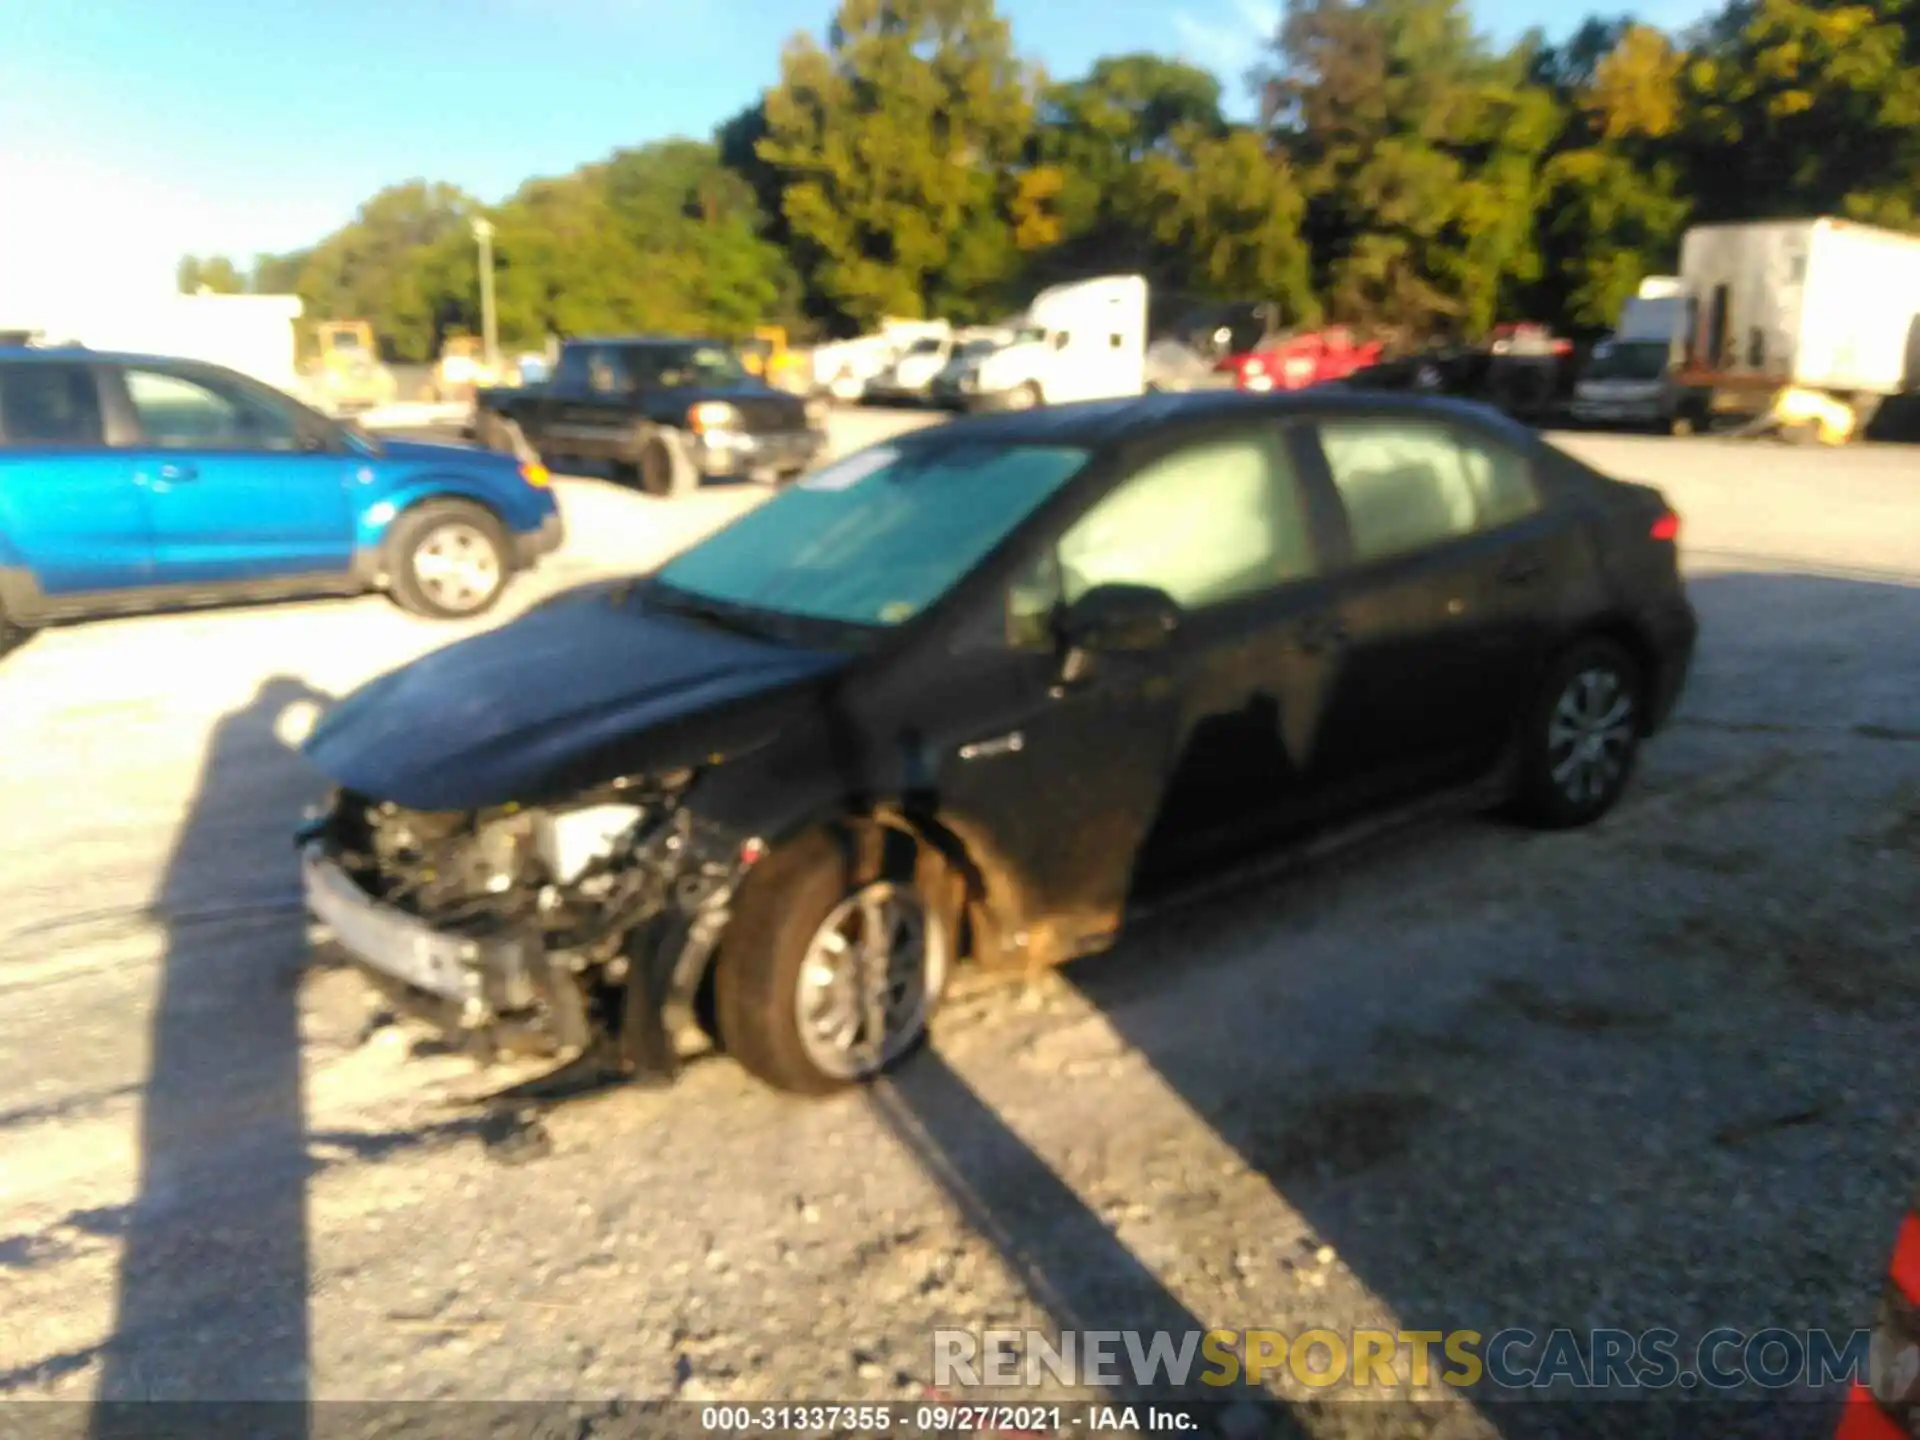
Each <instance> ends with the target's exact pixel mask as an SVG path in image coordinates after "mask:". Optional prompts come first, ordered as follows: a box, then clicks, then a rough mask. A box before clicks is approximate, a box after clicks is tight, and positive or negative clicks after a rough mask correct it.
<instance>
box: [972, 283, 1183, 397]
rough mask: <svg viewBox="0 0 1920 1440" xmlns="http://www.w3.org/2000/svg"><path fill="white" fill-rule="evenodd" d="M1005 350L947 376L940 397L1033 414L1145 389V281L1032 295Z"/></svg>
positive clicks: (1057, 289) (1066, 287) (1086, 285)
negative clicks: (1048, 407)
mask: <svg viewBox="0 0 1920 1440" xmlns="http://www.w3.org/2000/svg"><path fill="white" fill-rule="evenodd" d="M1010 328H1011V329H1012V332H1013V333H1012V335H1011V337H1010V338H1009V339H1008V341H1007V343H1006V344H1004V345H1000V346H997V347H995V348H993V349H991V350H990V351H988V352H986V353H984V354H981V355H979V356H976V357H973V358H972V359H971V360H970V361H969V362H968V363H967V364H965V365H963V366H949V367H948V369H947V370H945V371H944V372H942V374H941V376H940V381H939V385H938V387H937V391H936V393H937V395H938V397H939V398H941V399H943V400H944V401H945V402H946V403H948V404H950V405H954V406H957V407H958V408H961V409H966V410H1029V409H1032V408H1033V407H1034V406H1036V405H1059V404H1065V403H1067V402H1070V401H1074V400H1111V399H1119V398H1121V397H1123V396H1127V395H1142V394H1145V393H1146V388H1147V281H1146V277H1145V276H1141V275H1103V276H1101V277H1099V278H1098V279H1094V280H1080V281H1076V282H1074V283H1072V284H1069V285H1055V286H1052V287H1050V288H1048V289H1046V290H1042V291H1041V292H1040V293H1039V294H1038V295H1036V296H1034V297H1033V303H1032V304H1030V305H1029V306H1028V307H1027V311H1026V313H1025V314H1024V315H1022V316H1021V317H1019V319H1018V320H1016V321H1015V322H1013V324H1012V326H1011V327H1010Z"/></svg>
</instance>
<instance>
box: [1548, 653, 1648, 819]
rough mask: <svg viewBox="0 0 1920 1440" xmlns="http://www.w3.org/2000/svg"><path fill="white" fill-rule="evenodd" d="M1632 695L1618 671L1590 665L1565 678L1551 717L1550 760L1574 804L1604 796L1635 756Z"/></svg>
mask: <svg viewBox="0 0 1920 1440" xmlns="http://www.w3.org/2000/svg"><path fill="white" fill-rule="evenodd" d="M1635 724H1636V717H1635V715H1634V710H1633V695H1632V692H1631V691H1630V690H1629V688H1628V686H1627V683H1626V681H1625V680H1624V679H1623V678H1622V676H1621V675H1620V673H1619V672H1618V671H1616V670H1612V669H1608V668H1602V667H1598V666H1596V667H1592V668H1589V669H1586V670H1582V671H1580V672H1579V673H1578V674H1576V675H1575V676H1574V677H1573V678H1572V679H1571V680H1569V681H1568V682H1567V687H1566V689H1564V690H1562V691H1561V692H1560V698H1559V699H1558V700H1557V701H1556V702H1555V703H1554V707H1553V713H1552V716H1551V717H1550V718H1549V720H1548V721H1547V764H1548V767H1549V770H1550V772H1551V774H1552V776H1553V783H1554V785H1555V786H1557V787H1558V788H1559V790H1560V793H1561V794H1562V795H1564V796H1566V798H1567V799H1568V800H1571V801H1572V802H1573V803H1574V804H1576V805H1591V804H1593V803H1594V802H1596V801H1598V800H1601V799H1603V798H1605V797H1606V796H1607V795H1608V794H1609V793H1610V792H1611V791H1612V790H1614V789H1615V788H1616V787H1617V786H1618V785H1619V784H1620V782H1621V780H1622V779H1623V778H1624V777H1625V775H1626V772H1627V765H1628V764H1629V762H1630V761H1631V760H1632V758H1633V742H1634V735H1635Z"/></svg>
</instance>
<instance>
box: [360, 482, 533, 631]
mask: <svg viewBox="0 0 1920 1440" xmlns="http://www.w3.org/2000/svg"><path fill="white" fill-rule="evenodd" d="M436 547H444V548H443V549H441V550H439V552H438V553H440V554H442V555H443V556H444V557H445V558H446V560H447V562H448V563H447V565H446V566H445V568H444V569H442V570H441V572H440V573H439V574H438V575H436V573H435V569H436V567H435V566H433V565H432V564H431V563H430V557H432V556H434V555H435V554H436ZM463 559H464V560H465V561H466V563H467V566H468V567H469V568H468V570H467V573H466V575H465V576H462V575H461V574H460V561H461V560H463ZM423 562H425V563H423ZM387 568H388V574H389V575H390V576H391V577H392V579H391V582H390V583H391V585H392V591H393V598H394V600H395V602H396V603H398V604H399V606H400V608H401V609H403V610H406V611H408V612H409V613H410V614H414V615H422V616H425V617H426V618H428V619H430V620H465V619H468V618H470V617H472V616H475V615H484V614H485V613H486V612H487V611H489V610H491V609H492V608H493V607H494V606H495V605H496V604H498V603H499V600H500V597H501V595H503V594H504V593H506V588H507V581H508V579H509V578H510V577H511V575H512V573H513V570H512V554H511V552H510V550H509V549H508V545H507V534H506V530H505V529H504V528H503V527H502V526H501V524H500V522H499V521H498V520H497V519H495V518H494V516H493V514H492V512H491V511H488V510H485V509H483V508H481V507H480V506H478V505H474V504H471V503H470V502H468V501H465V500H432V501H429V502H427V503H426V504H424V505H420V506H417V507H416V508H414V509H412V510H409V511H407V512H406V514H404V515H402V516H401V517H400V518H399V519H398V520H396V521H395V522H394V526H393V531H392V534H391V535H390V536H389V537H388V540H387ZM489 577H490V578H491V583H490V584H484V585H483V584H481V582H483V581H485V580H486V579H488V578H489Z"/></svg>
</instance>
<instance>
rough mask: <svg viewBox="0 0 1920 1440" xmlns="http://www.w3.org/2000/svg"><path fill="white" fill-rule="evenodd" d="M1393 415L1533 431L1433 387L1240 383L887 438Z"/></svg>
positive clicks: (1039, 440)
mask: <svg viewBox="0 0 1920 1440" xmlns="http://www.w3.org/2000/svg"><path fill="white" fill-rule="evenodd" d="M1342 414H1349V415H1393V416H1401V417H1405V418H1408V419H1416V418H1425V419H1431V420H1454V421H1466V422H1467V423H1469V424H1472V425H1476V426H1478V427H1479V428H1480V429H1483V430H1489V429H1490V430H1494V431H1497V432H1500V433H1501V434H1503V435H1505V436H1507V437H1508V438H1509V439H1510V440H1513V441H1514V442H1515V443H1519V444H1525V443H1527V442H1528V441H1530V440H1531V439H1532V438H1533V432H1532V431H1530V430H1528V429H1527V428H1526V427H1525V426H1523V425H1520V424H1519V423H1518V422H1516V421H1514V420H1512V419H1509V418H1508V417H1507V416H1505V415H1503V414H1501V413H1500V412H1499V411H1498V410H1495V409H1493V408H1492V407H1491V406H1487V405H1481V404H1478V403H1476V402H1474V401H1471V400H1459V399H1454V398H1452V397H1448V396H1438V395H1409V394H1403V393H1400V392H1396V391H1385V390H1348V389H1335V388H1333V387H1331V386H1327V387H1319V386H1316V387H1314V388H1312V389H1310V390H1302V391H1294V392H1291V393H1282V394H1267V395H1261V394H1255V393H1252V392H1248V391H1243V390H1195V391H1187V392H1183V393H1172V392H1157V393H1153V394H1148V395H1140V396H1131V397H1128V398H1126V399H1121V400H1084V401H1079V402H1076V403H1073V404H1066V405H1047V406H1041V407H1039V408H1036V409H1033V410H1021V411H1015V412H1008V413H1003V414H991V415H979V416H973V417H970V418H967V419H963V420H955V421H952V422H950V423H948V424H945V425H932V426H928V427H926V428H924V429H920V430H913V431H909V432H907V433H906V434H904V435H900V436H897V437H895V438H894V440H893V441H892V442H890V443H896V444H905V443H909V442H911V443H915V444H920V445H929V446H940V445H960V444H977V443H986V444H1006V445H1074V446H1081V447H1084V448H1087V449H1097V448H1100V447H1103V446H1109V445H1120V444H1125V443H1126V442H1128V441H1130V440H1136V439H1139V438H1141V437H1143V436H1146V435H1149V434H1152V433H1154V432H1156V431H1159V430H1162V429H1170V428H1173V427H1176V426H1185V425H1188V424H1197V425H1203V424H1205V423H1206V422H1207V421H1209V420H1219V421H1227V420H1233V419H1236V418H1240V417H1244V416H1258V415H1270V416H1273V417H1274V418H1276V419H1284V418H1286V417H1287V416H1339V415H1342Z"/></svg>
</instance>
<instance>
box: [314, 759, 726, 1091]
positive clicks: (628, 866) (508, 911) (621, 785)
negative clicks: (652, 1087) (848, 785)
mask: <svg viewBox="0 0 1920 1440" xmlns="http://www.w3.org/2000/svg"><path fill="white" fill-rule="evenodd" d="M692 779H693V772H691V771H686V770H683V771H678V772H675V773H673V774H669V775H665V776H661V777H657V778H641V779H628V780H622V781H619V782H616V783H615V784H613V785H610V786H606V787H602V788H601V789H599V790H596V791H595V792H594V793H592V794H591V795H588V796H583V797H581V798H580V799H579V800H578V801H575V802H573V803H570V804H568V805H566V806H564V807H554V808H544V807H531V808H523V807H521V806H517V805H505V806H500V807H497V808H492V809H487V810H480V811H472V812H428V811H419V810H409V809H406V808H404V807H402V806H399V805H395V804H393V803H391V802H385V801H380V800H375V799H370V798H368V797H366V796H363V795H358V794H355V793H354V792H352V791H346V790H342V791H339V792H336V794H335V795H334V797H333V800H332V804H331V806H330V807H329V808H328V809H327V811H326V812H325V813H324V815H322V816H320V817H317V819H316V823H315V824H314V825H312V826H309V827H308V830H307V831H306V832H303V841H304V842H305V843H307V844H309V845H312V844H315V843H316V842H317V843H318V845H319V846H320V847H321V848H322V850H323V851H324V856H325V860H324V862H323V863H326V864H328V865H330V866H333V867H337V871H336V873H337V874H342V875H344V876H345V877H346V879H348V880H350V881H351V885H352V888H353V890H354V891H356V892H358V896H359V897H364V898H363V900H361V901H360V902H359V903H358V904H356V903H355V902H354V901H353V900H351V899H350V900H349V901H347V902H346V903H347V904H348V905H350V906H352V907H353V913H351V914H349V915H346V916H343V917H341V918H343V919H345V920H347V921H349V922H350V928H351V929H352V930H353V932H354V935H353V941H352V943H350V944H349V945H348V948H349V949H350V950H351V951H352V952H353V953H354V958H355V959H356V960H358V961H359V962H360V963H361V965H362V968H363V969H365V970H367V971H368V973H369V978H370V979H372V980H373V981H374V982H375V983H376V985H378V986H379V988H381V989H382V990H383V991H384V992H386V993H387V994H388V996H389V998H391V999H393V1000H395V1001H397V1002H399V1003H400V1004H401V1005H402V1006H404V1007H405V1008H408V1009H411V1010H414V1011H416V1012H419V1011H421V1010H422V1009H423V1008H425V1009H427V1010H428V1011H429V1012H431V1010H432V1009H433V1007H434V1006H436V1005H437V1006H438V1007H439V1009H440V1010H442V1011H446V1010H448V1009H449V1008H451V1009H452V1010H453V1011H454V1012H455V1013H456V1014H457V1020H456V1019H451V1018H450V1017H449V1016H447V1015H444V1014H442V1015H436V1016H432V1018H438V1019H440V1020H441V1022H442V1023H443V1025H450V1026H451V1027H452V1028H457V1029H459V1030H461V1031H463V1032H465V1036H466V1039H467V1041H468V1043H469V1045H470V1047H471V1048H474V1049H476V1050H479V1051H481V1052H483V1053H514V1054H524V1053H542V1054H555V1055H558V1056H561V1057H563V1058H571V1057H572V1056H575V1055H578V1054H579V1053H581V1052H584V1051H586V1050H587V1049H589V1048H591V1047H594V1046H595V1045H597V1044H601V1043H604V1042H612V1049H613V1050H614V1051H617V1052H619V1054H620V1056H621V1059H622V1062H623V1064H622V1068H627V1069H632V1068H662V1067H663V1066H664V1067H665V1068H671V1059H672V1057H671V1055H670V1054H663V1053H662V1051H663V1050H665V1051H670V1050H671V1045H670V1042H669V1040H668V1036H669V1035H670V1034H671V1033H672V1027H673V1026H674V1025H675V1024H680V1025H684V1024H686V1023H688V1022H689V1021H691V1020H692V1019H693V1018H694V1017H692V1015H691V1014H690V1013H686V1014H675V1015H670V1014H666V1013H664V1012H665V1011H666V1010H667V1009H668V1008H669V1006H670V1005H671V1004H672V1003H673V1002H674V1001H676V1000H677V1001H678V1002H679V1003H680V1005H681V1006H683V1007H684V1006H690V1004H691V994H690V993H688V992H690V990H691V984H692V982H693V981H695V980H697V977H698V975H699V972H700V970H701V968H702V967H703V966H704V963H705V959H706V957H707V955H708V954H709V953H710V952H711V949H712V946H713V944H714V943H715V942H716V941H717V940H718V936H719V931H720V929H721V928H722V926H723V925H724V923H725V919H726V905H727V902H728V900H729V899H730V898H731V895H732V892H733V889H734V887H735V885H736V884H737V883H738V879H739V876H740V874H741V873H742V872H743V871H744V869H745V868H746V867H747V866H748V865H750V864H751V863H752V862H753V860H754V859H756V858H758V853H759V852H758V848H757V842H748V843H747V844H746V845H742V844H741V843H739V842H738V841H731V842H729V841H726V840H723V839H722V838H721V837H718V836H715V835H713V834H711V833H707V832H704V831H703V829H702V827H701V826H700V824H699V822H697V821H696V820H695V819H694V818H693V816H692V815H691V814H690V813H689V812H688V811H687V810H686V809H684V808H683V807H682V806H681V805H680V804H679V799H680V796H681V795H682V793H683V792H684V791H685V790H686V788H687V786H688V785H689V784H690V783H691V781H692ZM362 909H364V912H365V913H364V914H363V913H360V912H361V910H362ZM399 917H405V918H404V919H401V918H399ZM335 928H336V929H340V928H341V927H340V926H339V925H336V927H335ZM427 930H430V931H431V932H432V933H431V934H430V935H427V934H425V931H427ZM343 938H344V937H343ZM409 944H410V945H411V949H412V950H413V951H414V952H416V953H417V952H419V951H421V950H423V949H427V948H431V949H432V950H434V951H435V952H436V954H435V955H434V956H433V957H432V959H431V962H430V964H427V965H425V966H424V967H423V965H422V963H421V962H419V961H416V960H411V959H409V957H408V956H407V955H406V953H405V952H406V951H407V949H408V947H409ZM442 951H444V952H446V953H445V954H442V953H438V952H442ZM446 954H450V955H452V956H455V957H457V958H455V959H453V960H451V961H449V960H448V959H447V958H446ZM455 972H457V979H458V981H459V984H458V985H457V986H456V985H455V984H453V983H448V977H449V974H450V973H455ZM677 981H678V982H685V983H681V984H676V982H677ZM456 991H457V992H458V993H456ZM423 1002H425V1003H424V1007H423Z"/></svg>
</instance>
